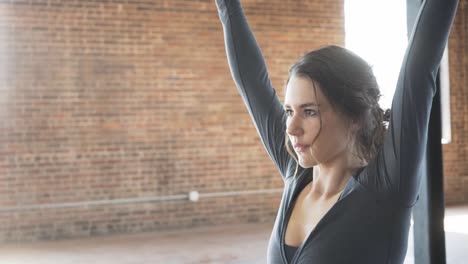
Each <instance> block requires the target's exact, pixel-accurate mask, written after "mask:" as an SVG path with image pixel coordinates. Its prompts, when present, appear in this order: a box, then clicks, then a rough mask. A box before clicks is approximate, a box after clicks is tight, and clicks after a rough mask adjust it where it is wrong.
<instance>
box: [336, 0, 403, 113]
mask: <svg viewBox="0 0 468 264" xmlns="http://www.w3.org/2000/svg"><path fill="white" fill-rule="evenodd" d="M345 32H346V37H345V42H346V48H348V49H350V50H352V51H353V52H355V53H357V54H358V55H359V56H361V57H362V58H363V59H365V60H366V61H367V62H368V63H369V64H370V65H371V66H372V67H373V71H374V74H375V76H376V78H377V82H378V84H379V86H380V92H381V93H382V97H381V99H380V102H379V103H380V105H381V107H382V108H383V109H387V108H390V107H391V103H392V98H393V94H394V92H395V86H396V83H397V79H398V73H399V72H400V67H401V62H402V60H403V56H404V53H405V49H406V46H407V44H408V40H407V29H406V0H392V1H389V0H346V1H345Z"/></svg>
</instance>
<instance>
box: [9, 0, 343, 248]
mask: <svg viewBox="0 0 468 264" xmlns="http://www.w3.org/2000/svg"><path fill="white" fill-rule="evenodd" d="M242 3H243V5H244V7H245V10H246V13H247V15H248V18H249V20H250V22H251V25H252V27H253V28H254V30H255V34H256V37H257V40H258V42H259V43H260V45H261V48H262V50H263V52H264V54H265V57H266V61H267V63H268V65H269V71H270V74H271V76H272V81H273V84H274V86H275V87H276V88H277V90H278V93H279V94H280V96H281V97H282V96H283V91H282V90H283V89H282V87H283V84H284V81H285V78H286V75H287V69H288V67H289V66H290V64H292V63H293V62H294V60H295V59H296V58H297V57H298V56H299V55H300V54H302V53H303V52H305V51H307V50H309V49H313V48H317V47H319V46H321V45H324V44H327V43H334V44H343V43H344V29H343V11H342V10H343V3H342V1H341V0H336V1H326V2H323V1H295V2H288V4H286V3H285V1H282V0H275V1H252V0H243V1H242ZM0 100H1V101H0V120H1V121H0V126H1V127H0V140H1V143H0V241H30V240H37V239H62V238H70V237H84V236H91V235H99V234H109V233H116V232H139V231H155V230H163V229H164V230H167V229H174V228H185V227H193V226H200V225H215V224H221V223H246V222H270V223H272V222H273V221H274V218H275V215H276V211H277V208H278V205H279V199H280V195H281V194H280V192H275V193H270V194H249V195H242V196H226V197H221V198H202V199H200V201H199V202H197V203H192V202H189V201H187V200H185V199H184V200H174V201H167V202H128V201H129V200H128V199H134V198H145V197H161V196H172V195H185V194H187V193H188V192H189V191H190V190H198V191H199V192H200V193H202V194H203V193H213V192H228V191H244V190H269V189H277V188H281V187H282V180H281V179H280V176H279V174H278V172H277V171H276V168H275V167H274V165H273V163H272V162H271V161H270V159H269V157H268V155H267V154H266V152H265V151H264V149H263V146H262V145H261V143H260V141H259V137H258V136H257V134H256V131H255V128H254V126H253V124H252V122H251V120H250V117H249V116H248V113H247V110H246V109H245V107H244V106H243V103H242V101H241V98H240V96H239V95H238V93H237V90H236V88H235V86H234V83H233V81H232V79H231V75H230V73H229V70H228V65H227V60H226V56H225V50H224V40H223V33H222V27H221V23H220V21H219V18H218V15H217V12H216V8H215V4H214V1H212V0H209V1H207V0H204V1H203V0H185V1H183V0H171V1H139V0H134V1H118V0H115V1H104V0H103V1H91V0H86V1H85V0H80V1H69V0H62V1H58V0H54V1H50V0H48V1H47V0H34V1H20V0H11V1H6V0H5V1H1V0H0ZM119 199H127V200H119ZM87 201H94V202H96V201H97V202H103V201H104V203H100V204H99V203H98V204H94V205H93V204H88V205H86V203H85V202H87ZM112 201H114V202H115V201H121V202H116V203H113V204H110V203H111V202H112ZM124 201H126V202H125V203H123V202H124ZM132 201H135V200H132ZM106 203H107V204H106ZM39 205H41V206H43V208H39V207H38V206H39ZM47 206H48V207H47Z"/></svg>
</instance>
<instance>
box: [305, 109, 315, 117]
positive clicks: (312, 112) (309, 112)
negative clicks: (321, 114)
mask: <svg viewBox="0 0 468 264" xmlns="http://www.w3.org/2000/svg"><path fill="white" fill-rule="evenodd" d="M304 112H305V113H306V115H308V116H313V115H315V114H317V112H316V111H315V110H312V109H306V110H305V111H304Z"/></svg>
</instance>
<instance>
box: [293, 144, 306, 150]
mask: <svg viewBox="0 0 468 264" xmlns="http://www.w3.org/2000/svg"><path fill="white" fill-rule="evenodd" d="M294 149H295V150H296V151H297V152H305V151H306V150H307V149H309V145H300V144H296V145H294Z"/></svg>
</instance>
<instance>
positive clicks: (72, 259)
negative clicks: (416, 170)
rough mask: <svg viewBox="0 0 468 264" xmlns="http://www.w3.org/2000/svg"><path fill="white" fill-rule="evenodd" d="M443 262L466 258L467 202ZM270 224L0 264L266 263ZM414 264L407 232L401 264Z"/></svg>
mask: <svg viewBox="0 0 468 264" xmlns="http://www.w3.org/2000/svg"><path fill="white" fill-rule="evenodd" d="M445 223H446V244H447V263H449V264H462V263H463V264H466V263H468V262H467V259H468V206H465V207H451V208H448V209H447V211H446V218H445ZM271 228H272V226H271V225H270V224H249V225H231V226H217V227H210V228H198V229H193V230H188V231H187V230H185V231H178V232H164V233H144V234H131V235H113V236H106V237H94V238H87V239H77V240H67V241H51V242H36V243H28V244H21V245H12V244H7V245H5V244H4V245H0V264H57V263H60V264H82V263H90V264H91V263H98V264H110V263H112V264H149V263H151V264H154V263H156V264H159V263H164V264H198V263H223V264H238V263H239V264H240V263H243V264H250V263H253V264H256V263H262V264H263V263H266V247H267V243H268V239H269V236H270V232H271ZM410 263H413V237H412V235H410V238H409V247H408V254H407V259H406V261H405V264H410Z"/></svg>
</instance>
